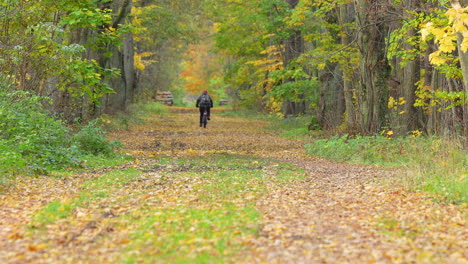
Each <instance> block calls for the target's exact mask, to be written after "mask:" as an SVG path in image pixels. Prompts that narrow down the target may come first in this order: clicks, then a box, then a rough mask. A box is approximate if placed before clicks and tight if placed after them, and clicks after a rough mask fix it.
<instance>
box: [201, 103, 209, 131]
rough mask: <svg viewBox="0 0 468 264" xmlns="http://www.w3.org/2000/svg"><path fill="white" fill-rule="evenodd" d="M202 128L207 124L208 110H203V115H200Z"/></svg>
mask: <svg viewBox="0 0 468 264" xmlns="http://www.w3.org/2000/svg"><path fill="white" fill-rule="evenodd" d="M201 123H202V125H203V128H206V124H208V111H207V110H206V108H205V110H204V111H203V116H202V121H201Z"/></svg>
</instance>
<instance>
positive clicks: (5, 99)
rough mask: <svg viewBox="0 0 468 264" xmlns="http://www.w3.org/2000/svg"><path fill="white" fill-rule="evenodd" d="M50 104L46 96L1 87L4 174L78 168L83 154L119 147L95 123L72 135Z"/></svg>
mask: <svg viewBox="0 0 468 264" xmlns="http://www.w3.org/2000/svg"><path fill="white" fill-rule="evenodd" d="M2 87H4V86H2ZM47 103H49V99H47V98H44V97H39V96H34V95H31V94H30V93H28V92H24V91H8V90H7V89H5V88H1V87H0V173H1V174H19V173H47V172H49V171H51V170H55V169H61V168H67V167H77V166H80V164H81V159H82V157H83V156H84V155H88V154H94V155H98V154H105V155H110V154H111V153H112V152H113V151H114V150H115V148H116V147H117V146H118V142H116V141H113V142H108V141H106V139H105V138H104V132H103V130H102V129H100V128H99V127H97V124H96V122H91V123H90V124H89V125H88V126H85V127H84V128H83V129H82V130H81V131H80V132H78V133H77V134H76V135H75V136H72V134H71V131H70V130H69V129H68V128H67V127H66V126H65V125H64V124H63V122H62V121H61V120H57V119H54V118H52V117H51V114H50V113H49V112H48V111H47V110H45V108H44V105H45V104H47Z"/></svg>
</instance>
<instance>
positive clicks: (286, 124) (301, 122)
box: [268, 115, 322, 139]
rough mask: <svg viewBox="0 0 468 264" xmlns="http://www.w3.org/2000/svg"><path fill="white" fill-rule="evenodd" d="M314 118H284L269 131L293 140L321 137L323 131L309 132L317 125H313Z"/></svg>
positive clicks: (274, 123)
mask: <svg viewBox="0 0 468 264" xmlns="http://www.w3.org/2000/svg"><path fill="white" fill-rule="evenodd" d="M311 120H314V117H312V116H310V115H304V116H299V117H292V118H283V119H280V120H276V121H275V122H273V123H272V124H271V125H270V126H269V128H268V129H269V130H272V131H274V132H276V133H279V134H281V136H283V137H286V138H291V139H308V138H310V137H312V136H313V137H316V136H319V135H320V134H321V133H322V132H321V131H309V127H310V126H311V125H312V126H314V125H315V124H312V123H311Z"/></svg>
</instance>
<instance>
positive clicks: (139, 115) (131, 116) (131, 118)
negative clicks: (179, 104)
mask: <svg viewBox="0 0 468 264" xmlns="http://www.w3.org/2000/svg"><path fill="white" fill-rule="evenodd" d="M168 112H169V110H168V109H167V107H166V106H165V105H163V104H161V103H159V102H148V103H136V104H133V105H131V106H130V107H129V109H128V111H127V112H119V113H116V114H114V115H112V116H107V115H102V116H101V117H100V118H99V119H100V121H101V123H102V124H104V125H105V127H106V128H108V129H110V130H115V129H129V127H130V125H132V124H142V123H144V122H145V119H147V118H151V116H152V115H154V114H156V115H164V114H167V113H168Z"/></svg>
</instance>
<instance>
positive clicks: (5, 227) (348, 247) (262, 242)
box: [0, 108, 468, 263]
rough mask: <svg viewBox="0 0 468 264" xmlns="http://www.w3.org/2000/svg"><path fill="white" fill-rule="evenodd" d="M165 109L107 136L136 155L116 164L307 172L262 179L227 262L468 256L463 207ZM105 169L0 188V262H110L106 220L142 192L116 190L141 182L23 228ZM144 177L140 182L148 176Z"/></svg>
mask: <svg viewBox="0 0 468 264" xmlns="http://www.w3.org/2000/svg"><path fill="white" fill-rule="evenodd" d="M171 109H172V110H171V111H172V113H171V114H169V115H162V116H157V117H155V118H153V119H151V120H150V122H149V123H147V124H144V125H139V126H135V127H133V128H131V129H130V130H129V131H120V132H115V133H114V134H113V135H112V137H114V138H117V137H118V138H121V140H122V142H123V143H124V144H125V148H126V150H127V151H128V152H129V153H130V154H132V155H133V156H134V157H136V161H135V162H133V163H130V164H126V165H123V166H120V167H121V168H122V169H124V168H135V169H142V168H144V167H145V166H148V165H155V164H154V163H155V161H154V159H153V157H155V156H162V155H167V156H171V157H189V156H203V155H210V154H213V153H228V154H235V155H242V156H249V157H252V160H254V159H255V157H262V158H272V159H277V160H282V161H287V162H289V163H294V164H297V165H299V166H301V167H302V168H304V169H306V170H307V173H308V175H307V177H306V178H305V179H304V180H300V181H294V182H291V183H288V184H286V185H282V186H278V185H274V184H271V185H269V186H268V192H267V194H266V195H264V196H262V197H260V198H259V199H258V200H257V202H256V205H257V208H258V210H259V211H260V212H261V215H262V218H261V219H262V220H261V221H262V223H261V225H260V226H258V227H257V228H258V229H259V235H258V236H255V237H246V238H245V241H244V242H243V244H244V245H248V246H247V249H246V250H245V251H244V252H243V253H242V255H241V256H240V257H239V258H238V259H237V260H234V261H233V262H235V263H240V262H242V263H468V242H467V241H468V231H467V228H466V208H463V207H461V206H455V205H447V204H440V203H435V202H432V201H431V200H430V199H429V198H427V197H426V196H425V195H423V194H421V193H414V192H406V191H403V190H400V189H398V188H394V187H392V188H390V187H388V186H391V183H392V179H393V177H394V175H393V172H391V171H385V170H379V169H376V168H373V167H370V166H355V165H346V164H340V163H334V162H330V161H326V160H322V159H318V158H314V157H311V156H309V155H306V154H305V153H304V148H303V145H304V144H305V143H306V142H303V141H299V140H288V139H284V138H279V137H277V136H275V135H273V134H271V133H268V132H266V131H265V130H264V129H263V128H264V127H266V126H267V123H266V122H263V121H252V120H250V121H249V120H242V119H239V118H234V117H223V116H219V115H217V114H216V112H215V113H214V114H213V118H212V121H211V122H210V123H209V124H208V128H207V129H203V128H199V127H198V124H197V114H196V111H195V110H196V109H194V108H193V109H185V108H171ZM142 170H143V169H142ZM105 171H106V170H103V171H102V172H99V171H98V172H90V173H84V174H80V175H79V176H75V177H67V178H59V179H57V178H50V177H39V178H19V179H18V180H17V181H16V182H15V184H14V186H12V187H11V188H10V189H9V190H7V191H6V192H5V193H3V194H1V195H0V219H1V221H0V262H1V263H71V262H70V261H72V262H73V263H80V262H83V263H90V262H89V260H90V259H94V260H99V261H100V263H110V262H111V260H112V259H115V258H114V257H115V255H116V254H118V251H119V246H121V245H122V244H125V236H126V234H125V233H124V232H123V231H122V232H121V231H118V232H117V231H116V230H115V228H114V227H113V226H110V224H108V223H107V220H106V219H108V218H110V217H115V216H117V215H118V214H119V213H120V214H125V213H126V211H125V212H124V211H122V210H123V209H122V208H131V207H132V206H136V205H138V204H141V203H142V202H143V201H145V199H146V198H147V196H136V197H134V198H132V199H127V200H125V201H120V200H119V199H121V198H119V197H122V196H123V195H128V196H131V194H132V193H131V192H132V191H135V190H134V189H137V187H132V186H134V185H132V184H128V185H126V188H120V189H116V191H115V192H114V193H113V194H112V195H110V196H109V197H107V198H106V199H102V200H100V201H99V204H96V205H95V206H94V207H93V206H89V207H88V208H87V209H86V210H85V209H80V210H78V209H79V208H78V209H77V210H75V211H74V216H75V218H74V220H66V221H65V222H61V223H60V225H59V224H57V225H53V226H49V227H48V228H49V229H50V231H49V232H48V236H47V238H38V237H35V236H30V235H27V234H28V228H30V227H31V222H32V219H31V216H32V215H33V214H34V213H35V212H37V211H38V210H40V209H41V208H43V207H44V206H45V205H46V204H48V203H50V202H51V201H54V200H57V199H59V200H60V199H61V200H64V199H73V197H76V196H77V194H78V193H79V192H80V191H82V187H81V186H82V184H83V183H84V182H85V181H87V180H88V179H94V178H96V177H101V176H102V175H103V174H104V173H105ZM148 175H149V174H145V175H144V177H146V178H144V177H143V178H142V179H140V180H141V181H143V180H148V179H149V178H150V177H149V176H148ZM383 182H386V184H383ZM389 183H390V185H389ZM135 186H136V185H135ZM132 188H134V189H132ZM138 188H141V187H138ZM117 190H118V191H117ZM145 197H146V198H145ZM116 201H118V202H119V203H121V204H120V205H119V207H118V208H117V209H116V207H115V206H114V207H113V211H106V209H102V208H107V207H108V205H109V204H115V203H116ZM123 204H125V205H126V206H127V207H125V206H124V205H123ZM119 208H120V209H119ZM125 210H127V209H125ZM127 213H128V212H127ZM85 216H86V217H85ZM82 218H83V219H86V220H81V219H82ZM90 219H91V220H90ZM127 232H128V230H127ZM99 237H112V241H114V244H112V246H110V245H106V247H104V246H102V245H101V244H99V243H97V242H96V241H97V240H98V239H97V238H99ZM41 239H42V240H41ZM109 241H111V240H109ZM115 241H117V242H115ZM46 247H47V249H46ZM80 256H81V257H80ZM84 256H86V257H84Z"/></svg>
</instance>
